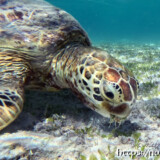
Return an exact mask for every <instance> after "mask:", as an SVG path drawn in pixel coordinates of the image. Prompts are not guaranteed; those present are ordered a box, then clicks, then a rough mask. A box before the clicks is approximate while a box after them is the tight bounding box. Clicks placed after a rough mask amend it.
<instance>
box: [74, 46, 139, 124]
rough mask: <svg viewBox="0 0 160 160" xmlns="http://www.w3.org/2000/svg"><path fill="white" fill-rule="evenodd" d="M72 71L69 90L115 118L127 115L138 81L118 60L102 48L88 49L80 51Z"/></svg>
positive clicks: (93, 107) (94, 108) (134, 98)
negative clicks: (74, 70)
mask: <svg viewBox="0 0 160 160" xmlns="http://www.w3.org/2000/svg"><path fill="white" fill-rule="evenodd" d="M76 71H77V73H76V74H72V79H74V80H73V83H72V84H73V86H72V89H73V88H74V89H73V90H75V91H76V93H77V94H78V93H80V96H79V97H81V99H82V100H83V101H84V102H85V103H86V104H87V105H88V106H90V107H91V108H92V109H93V110H95V111H97V112H98V113H100V114H101V115H103V116H105V117H113V116H114V117H115V118H114V120H117V121H118V119H124V118H126V117H127V116H128V115H129V113H130V111H131V109H132V104H133V103H134V102H135V100H136V97H137V90H138V82H137V80H136V79H135V78H134V76H133V75H132V74H131V73H130V72H129V71H128V70H127V69H125V67H124V66H123V65H122V64H121V63H119V62H118V61H117V60H116V59H114V58H113V57H112V56H110V55H108V54H107V53H106V52H105V51H101V50H98V49H91V51H90V50H88V53H86V54H83V56H82V58H81V59H80V61H79V65H77V67H76ZM74 75H75V76H74ZM82 96H83V97H82Z"/></svg>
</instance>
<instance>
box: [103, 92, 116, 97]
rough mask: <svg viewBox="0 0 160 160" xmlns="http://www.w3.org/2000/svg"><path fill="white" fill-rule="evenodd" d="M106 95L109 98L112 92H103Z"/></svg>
mask: <svg viewBox="0 0 160 160" xmlns="http://www.w3.org/2000/svg"><path fill="white" fill-rule="evenodd" d="M105 94H106V96H107V97H108V98H110V99H113V98H114V94H113V93H112V92H105Z"/></svg>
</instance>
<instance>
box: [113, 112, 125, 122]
mask: <svg viewBox="0 0 160 160" xmlns="http://www.w3.org/2000/svg"><path fill="white" fill-rule="evenodd" d="M125 119H126V117H123V118H122V117H118V116H116V115H113V114H110V123H113V122H116V123H119V124H121V123H122V122H124V121H125Z"/></svg>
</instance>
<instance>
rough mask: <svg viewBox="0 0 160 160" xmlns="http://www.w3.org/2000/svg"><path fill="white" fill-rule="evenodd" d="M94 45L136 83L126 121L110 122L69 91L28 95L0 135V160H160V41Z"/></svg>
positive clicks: (27, 92)
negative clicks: (15, 115)
mask: <svg viewBox="0 0 160 160" xmlns="http://www.w3.org/2000/svg"><path fill="white" fill-rule="evenodd" d="M97 47H99V48H102V49H104V50H106V51H108V53H110V54H111V55H112V56H114V57H116V58H117V59H118V60H120V61H121V62H122V63H123V64H124V65H125V66H126V67H127V68H129V69H130V70H131V71H132V72H133V73H134V75H135V76H136V78H137V79H138V81H139V83H140V89H139V95H138V99H137V102H136V103H135V104H134V108H133V110H132V112H131V114H130V116H129V117H128V118H127V120H126V121H125V122H124V123H122V124H121V125H120V126H119V125H118V124H114V123H113V124H110V123H109V119H107V118H104V117H102V116H100V115H98V114H97V113H95V112H93V111H91V110H90V109H88V108H87V107H85V106H84V105H83V104H82V103H81V102H80V101H79V100H78V99H77V98H76V97H75V96H74V95H73V94H72V93H71V92H70V91H68V90H64V91H60V92H54V93H51V92H49V93H47V92H38V91H26V98H25V99H26V101H25V106H24V110H23V112H22V114H21V115H20V116H19V118H17V120H16V121H15V122H14V123H12V124H11V125H10V126H8V127H7V128H6V129H4V130H3V131H1V132H0V160H14V159H18V160H28V159H31V160H124V159H125V160H129V159H136V160H139V159H140V160H148V159H154V160H156V159H157V160H158V159H160V155H159V152H160V43H159V44H153V43H146V44H138V43H126V42H125V43H124V42H120V43H111V42H110V43H108V42H107V43H104V44H101V45H98V46H97ZM125 151H126V152H125ZM129 151H131V152H132V154H130V153H131V152H129ZM133 151H134V152H133ZM136 153H137V155H136ZM147 153H148V154H147Z"/></svg>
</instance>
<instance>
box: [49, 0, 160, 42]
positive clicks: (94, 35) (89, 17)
mask: <svg viewBox="0 0 160 160" xmlns="http://www.w3.org/2000/svg"><path fill="white" fill-rule="evenodd" d="M48 2H50V3H51V4H53V5H55V6H57V7H59V8H62V9H64V10H66V11H67V12H69V13H70V14H71V15H73V16H74V17H75V18H76V19H77V20H78V21H79V22H80V24H81V25H82V26H83V28H84V29H85V30H86V31H87V33H88V34H89V37H90V38H91V40H92V41H93V42H96V43H99V42H105V41H112V40H113V41H122V40H127V41H138V42H157V41H159V40H160V29H159V28H160V18H159V13H160V1H159V0H98V1H97V0H76V1H72V0H67V1H66V0H48Z"/></svg>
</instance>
